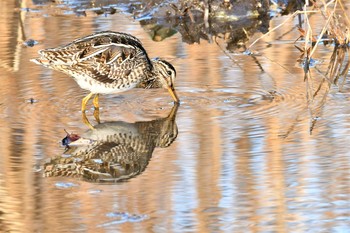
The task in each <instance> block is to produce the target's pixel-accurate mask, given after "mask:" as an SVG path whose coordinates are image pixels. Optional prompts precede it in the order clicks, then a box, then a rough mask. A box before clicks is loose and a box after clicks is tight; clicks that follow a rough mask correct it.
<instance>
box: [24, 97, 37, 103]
mask: <svg viewBox="0 0 350 233" xmlns="http://www.w3.org/2000/svg"><path fill="white" fill-rule="evenodd" d="M26 102H27V103H31V104H34V103H37V102H38V100H36V99H34V98H33V97H32V98H30V99H27V100H26Z"/></svg>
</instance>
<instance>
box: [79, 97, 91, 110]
mask: <svg viewBox="0 0 350 233" xmlns="http://www.w3.org/2000/svg"><path fill="white" fill-rule="evenodd" d="M92 95H93V93H90V94H88V95H87V96H85V97H84V99H83V100H82V101H81V111H82V112H85V110H86V104H87V102H89V100H90V99H91V97H92Z"/></svg>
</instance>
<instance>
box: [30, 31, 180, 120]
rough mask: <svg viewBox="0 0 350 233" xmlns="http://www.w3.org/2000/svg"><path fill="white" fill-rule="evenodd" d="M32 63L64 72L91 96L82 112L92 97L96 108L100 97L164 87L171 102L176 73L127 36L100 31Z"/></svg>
mask: <svg viewBox="0 0 350 233" xmlns="http://www.w3.org/2000/svg"><path fill="white" fill-rule="evenodd" d="M38 53H39V55H40V57H39V58H35V59H31V61H32V62H34V63H36V64H39V65H42V66H44V67H47V68H50V69H52V70H56V71H60V72H63V73H65V74H67V75H69V76H71V77H73V78H74V80H75V81H76V82H77V83H78V85H79V86H80V87H81V88H82V89H85V90H88V91H89V92H90V93H89V94H88V95H87V96H85V97H84V98H83V100H82V104H81V111H82V112H83V113H84V112H85V111H86V105H87V103H88V102H89V100H90V99H91V98H92V97H93V96H94V98H93V105H94V107H95V110H96V109H98V108H99V95H100V94H115V93H120V92H124V91H127V90H130V89H132V88H144V89H149V88H165V89H167V90H168V91H169V93H170V95H171V97H172V98H173V100H174V102H175V103H176V104H178V103H179V102H180V100H179V98H178V96H177V94H176V91H175V87H174V85H175V78H176V70H175V68H174V66H173V65H171V64H170V63H169V62H168V61H166V60H164V59H160V58H153V59H150V58H149V57H148V54H147V52H146V50H145V48H144V47H143V45H142V43H141V41H140V40H139V39H138V38H136V37H134V36H132V35H130V34H127V33H123V32H113V31H102V32H97V33H94V34H91V35H88V36H85V37H82V38H79V39H76V40H74V41H73V42H71V43H69V44H66V45H63V46H59V47H56V48H49V49H43V50H39V51H38Z"/></svg>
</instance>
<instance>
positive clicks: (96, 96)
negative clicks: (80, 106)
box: [92, 94, 100, 109]
mask: <svg viewBox="0 0 350 233" xmlns="http://www.w3.org/2000/svg"><path fill="white" fill-rule="evenodd" d="M98 97H99V94H96V95H95V97H94V100H93V101H92V103H93V104H94V107H95V109H98V108H99V107H100V106H99V104H98Z"/></svg>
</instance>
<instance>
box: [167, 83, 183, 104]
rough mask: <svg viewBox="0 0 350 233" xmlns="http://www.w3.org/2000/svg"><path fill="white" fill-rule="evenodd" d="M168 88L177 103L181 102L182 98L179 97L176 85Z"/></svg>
mask: <svg viewBox="0 0 350 233" xmlns="http://www.w3.org/2000/svg"><path fill="white" fill-rule="evenodd" d="M167 89H168V91H169V93H170V95H171V97H173V99H174V101H175V103H179V102H180V99H179V97H177V94H176V91H175V89H174V87H168V88H167Z"/></svg>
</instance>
